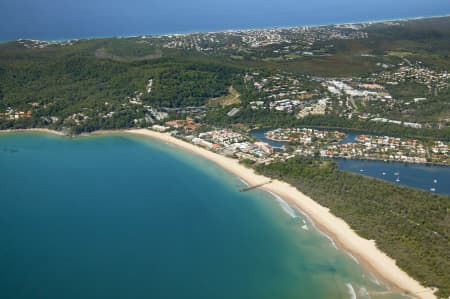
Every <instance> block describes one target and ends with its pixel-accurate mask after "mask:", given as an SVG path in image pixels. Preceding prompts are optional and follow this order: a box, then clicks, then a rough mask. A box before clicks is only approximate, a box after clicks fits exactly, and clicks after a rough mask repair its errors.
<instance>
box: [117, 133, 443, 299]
mask: <svg viewBox="0 0 450 299" xmlns="http://www.w3.org/2000/svg"><path fill="white" fill-rule="evenodd" d="M123 132H125V133H131V134H135V135H140V136H146V137H150V138H154V139H157V140H160V141H162V142H165V143H168V144H172V145H175V146H177V147H179V148H181V149H184V150H188V151H189V152H192V153H195V154H197V155H199V156H201V157H203V158H206V159H208V160H210V161H212V162H214V163H216V164H217V165H219V166H220V167H222V168H223V169H225V170H227V171H228V172H230V173H232V174H234V175H236V176H238V177H240V178H241V179H243V180H244V181H246V182H247V183H248V184H249V185H255V184H260V183H263V182H267V181H268V180H270V179H269V178H267V177H265V176H262V175H258V174H256V173H255V172H254V171H253V170H252V169H249V168H246V167H245V166H243V165H241V164H239V162H238V161H237V160H236V159H232V158H227V157H225V156H222V155H219V154H216V153H213V152H210V151H208V150H206V149H203V148H200V147H198V146H195V145H193V144H190V143H188V142H184V141H182V140H179V139H177V138H174V137H172V136H170V135H168V134H164V133H158V132H154V131H150V130H146V129H136V130H127V131H123ZM262 189H264V190H266V191H270V192H272V193H274V194H276V195H278V196H280V197H281V198H283V199H284V200H285V201H287V202H288V203H289V204H290V205H292V206H293V207H296V208H298V209H299V210H300V211H302V212H303V213H306V214H307V215H308V216H309V217H310V218H311V219H312V221H313V222H314V223H315V224H316V225H317V226H318V228H319V229H320V230H322V231H323V232H325V233H326V234H328V235H329V236H330V237H331V238H333V240H334V241H335V242H336V243H337V245H338V246H339V247H340V248H341V249H343V250H346V251H348V252H349V253H350V254H352V255H353V256H355V257H356V258H357V259H358V260H359V261H360V262H361V263H362V264H363V265H364V266H366V267H367V268H368V269H369V270H370V271H371V272H373V273H374V274H375V275H376V276H377V277H379V278H380V279H382V280H383V282H385V283H387V284H388V285H391V286H393V287H395V288H398V289H400V290H402V291H405V292H406V293H408V294H411V295H413V296H415V297H417V298H423V299H431V298H437V297H436V296H435V295H434V293H433V290H431V289H429V288H425V287H424V286H422V285H421V284H420V283H419V282H418V281H416V280H414V279H413V278H412V277H410V276H409V275H408V274H407V273H406V272H404V271H403V270H401V269H400V268H399V267H398V266H397V265H396V263H395V260H393V259H392V258H390V257H389V256H387V255H386V254H385V253H384V252H382V251H381V250H379V249H378V248H377V246H376V244H375V242H374V241H373V240H367V239H364V238H361V237H360V236H358V234H357V233H356V232H355V231H353V230H352V229H351V228H350V226H349V225H348V224H347V223H346V222H344V220H342V219H340V218H338V217H336V216H334V215H333V214H332V213H331V212H330V211H329V209H328V208H325V207H323V206H321V205H320V204H318V203H317V202H315V201H314V200H312V199H311V198H309V197H308V196H306V195H304V194H303V193H302V192H300V191H299V190H297V189H296V188H295V187H293V186H291V185H289V184H287V183H285V182H282V181H279V180H272V183H270V184H267V185H264V187H262Z"/></svg>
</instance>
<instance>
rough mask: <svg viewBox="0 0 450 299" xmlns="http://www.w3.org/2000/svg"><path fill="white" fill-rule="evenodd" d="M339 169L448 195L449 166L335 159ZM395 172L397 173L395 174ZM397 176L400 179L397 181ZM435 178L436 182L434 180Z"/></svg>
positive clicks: (449, 192)
mask: <svg viewBox="0 0 450 299" xmlns="http://www.w3.org/2000/svg"><path fill="white" fill-rule="evenodd" d="M336 160H337V161H338V162H339V169H341V170H345V171H350V172H354V173H360V174H362V175H367V176H370V177H374V178H378V179H382V180H385V181H388V182H391V183H393V184H401V185H404V186H409V187H414V188H420V189H423V190H427V191H430V192H432V191H431V190H430V189H431V188H434V189H435V190H434V191H433V192H436V193H441V194H447V195H450V185H449V182H450V167H449V166H428V165H421V164H408V163H397V162H383V161H363V160H344V159H336ZM396 173H398V174H399V175H398V176H397V175H396ZM397 178H398V179H399V180H400V181H398V182H397ZM434 180H436V183H435V182H434Z"/></svg>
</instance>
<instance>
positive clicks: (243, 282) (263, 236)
mask: <svg viewBox="0 0 450 299" xmlns="http://www.w3.org/2000/svg"><path fill="white" fill-rule="evenodd" d="M0 169H1V171H0V189H1V190H2V191H1V196H0V244H1V246H0V265H1V267H0V269H1V271H0V298H2V299H9V298H11V299H12V298H14V299H21V298H33V299H36V298H45V299H60V298H69V299H70V298H97V299H98V298H108V299H109V298H152V299H159V298H164V299H167V298H177V299H179V298H181V299H182V298H195V299H198V298H205V299H206V298H208V299H210V298H227V299H229V298H237V299H239V298H242V299H252V298H255V299H256V298H257V299H261V298H262V299H264V298H270V299H273V298H283V299H289V298H317V299H320V298H324V299H325V298H337V299H339V298H351V293H350V292H349V287H350V286H351V287H352V288H353V289H354V290H355V292H357V293H358V294H363V295H358V298H368V296H365V295H364V294H365V290H367V291H369V292H371V298H390V299H399V298H402V297H401V296H400V295H399V294H395V293H393V294H390V295H388V296H386V295H382V296H378V297H377V296H376V293H374V292H377V291H384V290H386V287H384V286H382V285H381V286H379V285H377V283H376V280H375V278H374V277H373V276H372V275H371V274H370V273H368V272H366V271H365V270H363V269H362V268H361V266H360V265H359V264H357V263H356V262H355V261H354V260H353V259H352V258H351V257H350V256H349V255H348V254H346V253H344V252H343V251H340V250H337V249H336V248H335V247H333V246H332V243H331V242H330V241H329V240H328V239H327V238H326V237H325V236H323V235H322V234H320V233H319V232H318V231H317V230H316V229H315V228H314V226H313V224H311V223H310V221H309V220H308V219H307V218H305V217H304V216H302V215H301V214H299V213H297V212H295V211H293V210H292V209H291V208H290V207H289V206H287V205H286V204H284V203H283V202H280V201H277V200H275V199H274V197H272V196H271V195H269V194H267V193H265V192H262V191H259V190H254V191H252V192H246V193H240V192H239V191H238V189H239V188H241V187H242V186H243V184H242V183H241V182H240V181H239V179H237V178H236V177H234V176H231V175H229V174H228V173H225V172H224V171H223V170H221V169H220V168H218V167H216V166H215V165H213V164H211V163H210V162H208V161H205V160H202V159H200V158H198V157H196V156H191V155H190V154H188V153H182V152H180V151H178V150H176V149H174V148H171V147H169V146H167V145H165V144H162V143H157V142H154V141H150V140H144V139H138V138H134V137H126V136H120V135H116V136H99V137H89V138H77V139H69V138H62V137H56V136H49V135H42V134H9V135H0Z"/></svg>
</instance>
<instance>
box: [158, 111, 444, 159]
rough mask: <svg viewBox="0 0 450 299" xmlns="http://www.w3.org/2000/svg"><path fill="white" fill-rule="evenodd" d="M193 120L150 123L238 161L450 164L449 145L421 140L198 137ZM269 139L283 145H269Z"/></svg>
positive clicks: (326, 134) (282, 133)
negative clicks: (298, 159)
mask: <svg viewBox="0 0 450 299" xmlns="http://www.w3.org/2000/svg"><path fill="white" fill-rule="evenodd" d="M200 126H201V125H200V124H194V123H193V121H192V119H188V120H186V121H184V120H183V121H177V122H174V121H169V122H166V125H153V126H152V127H151V128H152V129H153V130H155V131H158V132H168V133H169V134H171V135H173V136H175V137H178V138H181V139H183V140H185V141H188V142H190V143H193V144H195V145H198V146H200V147H203V148H206V149H208V150H211V151H214V152H216V153H220V154H222V155H225V156H229V157H234V158H237V159H239V160H248V161H253V162H254V163H258V164H259V163H263V164H270V163H273V162H279V161H286V160H288V159H291V158H294V157H316V158H318V157H319V158H344V159H363V160H380V161H398V162H405V163H429V164H438V165H450V159H449V156H450V142H443V141H434V142H423V141H419V140H416V139H409V138H399V137H390V136H376V135H367V134H360V135H356V137H355V138H354V139H353V140H348V139H349V138H348V137H347V134H346V133H344V132H339V131H328V130H321V129H312V128H287V129H281V128H280V129H275V130H267V131H266V132H265V134H264V135H265V140H258V138H256V137H255V136H253V135H252V132H251V131H250V132H245V131H242V130H240V131H239V132H238V131H235V130H232V129H216V130H211V131H206V132H201V133H198V131H197V132H196V131H195V129H197V128H200ZM270 141H276V142H278V143H282V146H281V147H280V146H272V145H270Z"/></svg>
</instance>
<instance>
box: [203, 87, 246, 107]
mask: <svg viewBox="0 0 450 299" xmlns="http://www.w3.org/2000/svg"><path fill="white" fill-rule="evenodd" d="M228 92H229V94H227V95H226V96H223V97H219V98H213V99H210V100H209V101H208V105H209V106H211V107H219V106H220V107H226V106H230V105H237V104H240V103H241V95H240V93H239V92H238V91H237V90H236V89H234V87H233V86H230V87H229V88H228Z"/></svg>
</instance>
